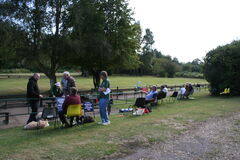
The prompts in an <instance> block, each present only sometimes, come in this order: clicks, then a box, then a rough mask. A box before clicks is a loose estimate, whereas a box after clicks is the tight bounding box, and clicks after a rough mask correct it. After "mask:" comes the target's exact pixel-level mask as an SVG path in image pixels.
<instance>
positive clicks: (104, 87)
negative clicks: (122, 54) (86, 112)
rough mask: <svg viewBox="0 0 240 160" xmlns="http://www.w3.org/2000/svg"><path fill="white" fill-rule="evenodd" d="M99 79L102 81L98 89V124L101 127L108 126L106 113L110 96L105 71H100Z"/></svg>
mask: <svg viewBox="0 0 240 160" xmlns="http://www.w3.org/2000/svg"><path fill="white" fill-rule="evenodd" d="M100 78H101V79H102V83H101V85H100V87H99V89H98V91H99V92H100V95H99V110H100V117H101V120H102V121H101V122H99V124H102V125H109V124H110V121H109V119H108V112H107V107H108V103H109V95H110V92H111V90H110V82H109V80H108V79H107V78H108V74H107V72H106V71H102V72H101V73H100Z"/></svg>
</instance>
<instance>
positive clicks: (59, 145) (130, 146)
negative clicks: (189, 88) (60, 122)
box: [0, 92, 240, 160]
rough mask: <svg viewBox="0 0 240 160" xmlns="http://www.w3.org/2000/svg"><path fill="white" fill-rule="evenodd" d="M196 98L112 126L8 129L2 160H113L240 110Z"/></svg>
mask: <svg viewBox="0 0 240 160" xmlns="http://www.w3.org/2000/svg"><path fill="white" fill-rule="evenodd" d="M195 98H196V99H195V100H186V101H180V102H175V103H165V104H162V105H160V106H158V107H157V108H155V109H154V110H153V112H152V113H150V114H148V115H144V116H141V117H133V116H125V117H120V116H119V115H113V116H111V117H110V119H111V122H112V124H111V125H109V126H100V125H97V123H91V124H85V125H84V126H79V127H74V128H70V129H53V128H52V127H49V128H46V129H44V130H39V131H24V130H22V127H17V128H12V129H2V130H0V159H13V160H15V159H16V160H22V159H24V160H28V159H29V160H35V159H36V160H39V159H51V160H62V159H67V160H70V159H81V158H82V159H86V158H88V159H95V158H102V157H105V158H107V159H113V158H116V157H118V156H121V155H124V154H129V153H131V152H133V151H134V150H135V149H136V148H137V147H147V146H149V145H151V144H153V143H160V142H163V141H165V140H167V139H168V138H169V137H171V136H173V135H178V134H180V133H182V132H183V131H186V130H187V129H188V127H187V126H191V124H193V123H194V122H202V121H204V120H207V119H208V118H210V117H214V116H223V115H225V114H228V113H232V112H238V111H239V109H240V105H239V104H240V98H239V97H235V98H223V97H210V96H209V95H208V93H207V92H201V93H196V94H195ZM122 107H124V106H122ZM97 119H98V118H97Z"/></svg>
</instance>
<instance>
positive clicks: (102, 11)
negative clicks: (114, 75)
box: [71, 0, 141, 88]
mask: <svg viewBox="0 0 240 160" xmlns="http://www.w3.org/2000/svg"><path fill="white" fill-rule="evenodd" d="M132 15H133V13H132V10H131V9H129V7H128V3H127V1H126V0H81V1H79V3H78V4H77V5H76V6H75V7H74V9H73V10H72V12H71V24H72V27H73V32H72V35H71V37H72V39H73V41H74V44H75V45H76V46H78V47H77V49H76V50H75V54H76V58H75V60H76V61H75V63H76V65H81V67H82V68H84V69H85V70H87V71H89V73H91V74H92V75H93V83H94V87H95V88H96V87H98V86H99V83H100V78H99V72H100V71H101V70H108V71H111V70H114V69H117V68H128V69H132V68H137V67H138V65H139V60H138V56H137V51H138V50H139V48H140V39H141V29H140V25H139V24H138V23H136V22H135V21H134V19H133V17H132Z"/></svg>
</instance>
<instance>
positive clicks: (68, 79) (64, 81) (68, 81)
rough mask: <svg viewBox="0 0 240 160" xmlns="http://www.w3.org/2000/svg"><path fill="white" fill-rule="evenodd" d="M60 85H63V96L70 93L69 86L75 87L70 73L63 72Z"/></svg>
mask: <svg viewBox="0 0 240 160" xmlns="http://www.w3.org/2000/svg"><path fill="white" fill-rule="evenodd" d="M61 85H62V87H63V93H64V95H65V96H67V95H69V94H70V88H71V87H76V83H75V79H74V78H73V77H72V76H71V75H70V73H69V72H67V71H66V72H64V73H63V79H62V81H61Z"/></svg>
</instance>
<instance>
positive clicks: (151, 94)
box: [145, 86, 158, 104]
mask: <svg viewBox="0 0 240 160" xmlns="http://www.w3.org/2000/svg"><path fill="white" fill-rule="evenodd" d="M146 94H147V95H146V96H145V102H146V104H148V103H151V102H154V101H155V100H156V98H157V94H158V92H157V87H156V86H152V90H151V91H150V92H148V93H146Z"/></svg>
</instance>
